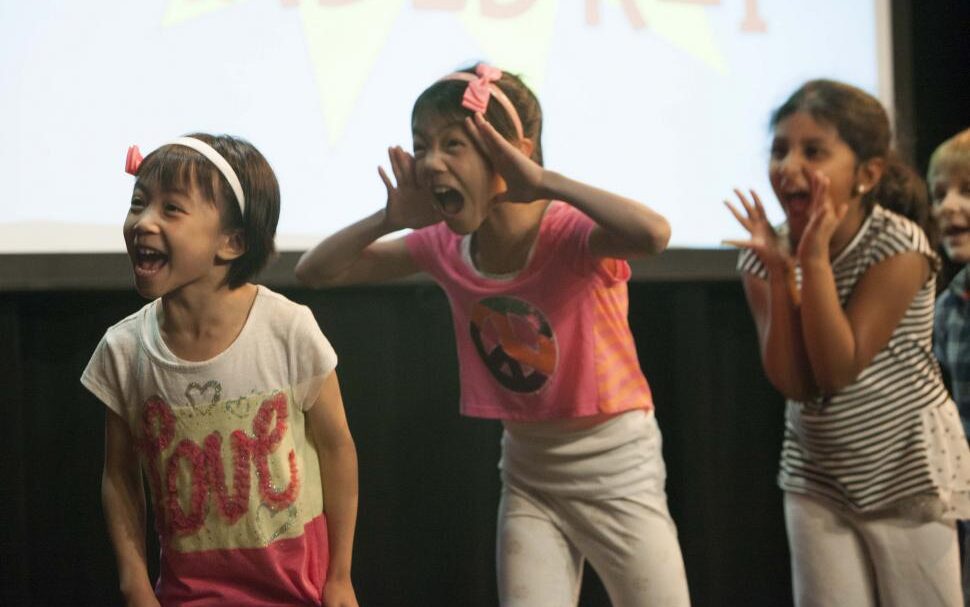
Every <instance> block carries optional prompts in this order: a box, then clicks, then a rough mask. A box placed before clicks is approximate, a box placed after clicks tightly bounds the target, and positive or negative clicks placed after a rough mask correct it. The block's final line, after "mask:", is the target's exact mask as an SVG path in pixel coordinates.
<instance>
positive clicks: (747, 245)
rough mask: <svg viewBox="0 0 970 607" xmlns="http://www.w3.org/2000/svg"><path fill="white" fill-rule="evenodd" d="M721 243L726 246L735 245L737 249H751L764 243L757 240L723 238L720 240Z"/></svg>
mask: <svg viewBox="0 0 970 607" xmlns="http://www.w3.org/2000/svg"><path fill="white" fill-rule="evenodd" d="M721 244H722V245H724V246H728V247H735V248H737V249H753V248H755V247H758V246H761V245H762V244H764V243H761V242H758V241H757V240H733V239H728V238H725V239H724V240H722V241H721Z"/></svg>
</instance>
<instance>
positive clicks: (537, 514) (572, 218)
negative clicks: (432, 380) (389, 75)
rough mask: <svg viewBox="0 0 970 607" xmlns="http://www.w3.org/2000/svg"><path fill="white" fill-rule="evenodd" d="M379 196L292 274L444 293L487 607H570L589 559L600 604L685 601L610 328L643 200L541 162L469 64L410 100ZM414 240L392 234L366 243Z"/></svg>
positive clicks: (510, 101)
mask: <svg viewBox="0 0 970 607" xmlns="http://www.w3.org/2000/svg"><path fill="white" fill-rule="evenodd" d="M411 125H412V131H413V136H414V151H413V154H411V153H408V152H406V151H405V150H403V149H402V148H400V147H393V148H390V149H389V157H390V164H391V169H392V172H393V176H394V178H393V180H392V179H391V177H390V176H388V175H387V174H386V173H385V172H384V170H383V169H378V170H379V173H380V176H381V179H382V180H383V181H384V184H385V186H386V188H387V203H386V205H385V207H384V208H383V209H381V210H379V211H377V212H376V213H374V214H372V215H370V216H369V217H366V218H364V219H362V220H360V221H358V222H356V223H354V224H352V225H350V226H348V227H346V228H344V229H343V230H341V231H339V232H337V233H335V234H333V235H331V236H329V237H328V238H326V239H325V240H323V241H322V242H321V243H320V244H318V245H317V246H316V247H314V248H313V249H312V250H310V251H308V252H307V253H306V254H304V256H303V257H302V259H301V260H300V262H299V263H298V264H297V267H296V273H297V277H298V278H299V279H300V280H301V281H302V282H304V283H306V284H309V285H312V286H316V287H323V286H334V285H348V284H357V283H363V282H375V281H382V280H388V279H392V278H398V277H402V276H406V275H409V274H414V273H416V272H419V271H424V272H427V273H429V274H430V275H431V276H432V277H433V278H434V279H435V280H436V281H437V282H438V283H439V284H440V285H441V286H442V288H444V289H445V291H446V292H447V294H448V298H449V301H450V303H451V310H452V317H453V319H454V328H455V338H456V343H457V349H458V356H459V368H460V376H461V382H460V383H461V410H462V413H463V414H465V415H469V416H473V417H483V418H491V419H500V420H502V422H503V425H504V428H505V432H504V433H503V438H502V461H501V463H500V468H501V470H502V480H503V489H502V498H501V503H500V505H499V522H498V527H499V528H498V547H497V560H498V578H499V579H498V585H499V596H500V599H501V603H502V604H503V605H523V606H528V605H538V604H542V605H550V604H555V605H575V604H576V601H577V598H578V596H579V589H580V588H579V587H580V581H581V579H582V568H583V564H584V562H585V561H587V560H588V561H589V562H590V564H591V565H592V566H593V567H594V569H595V570H596V572H597V573H598V574H599V576H600V578H601V579H602V581H603V583H604V586H605V587H606V589H607V592H608V593H609V595H610V598H611V600H612V601H613V604H614V605H618V606H620V605H623V606H627V605H628V606H641V605H657V604H663V605H687V604H688V603H689V597H688V591H687V582H686V576H685V574H684V567H683V559H682V557H681V553H680V546H679V544H678V542H677V533H676V528H675V526H674V523H673V521H672V520H671V518H670V515H669V513H668V510H667V502H666V493H665V491H664V481H665V469H664V463H663V459H662V455H661V450H660V443H661V439H660V434H659V430H658V428H657V425H656V421H655V419H654V416H653V401H652V399H651V394H650V388H649V386H648V385H647V381H646V379H645V378H644V376H643V373H642V371H641V370H640V367H639V363H638V360H637V355H636V348H635V345H634V343H633V338H632V335H631V333H630V328H629V325H628V322H627V288H626V283H627V280H628V279H629V277H630V267H629V264H628V263H627V261H626V260H627V259H630V258H642V257H648V256H650V255H656V254H658V253H660V252H661V251H663V249H664V248H665V247H666V245H667V241H668V239H669V237H670V226H669V224H668V223H667V221H666V219H664V217H662V216H661V215H659V214H657V213H656V212H654V211H653V210H651V209H649V208H647V207H646V206H644V205H642V204H640V203H638V202H636V201H633V200H630V199H628V198H624V197H622V196H619V195H617V194H613V193H610V192H606V191H603V190H600V189H597V188H594V187H592V186H589V185H586V184H584V183H580V182H577V181H574V180H572V179H569V178H567V177H565V176H563V175H560V174H558V173H555V172H552V171H550V170H547V169H545V168H544V167H543V164H542V144H541V131H542V113H541V109H540V107H539V102H538V100H537V99H536V98H535V96H534V95H533V93H532V91H530V90H529V89H528V88H527V87H526V86H525V85H524V84H523V83H522V81H521V80H519V79H518V78H517V77H515V76H512V75H510V74H503V73H502V72H500V71H499V70H497V69H495V68H492V67H489V66H487V65H484V64H479V65H477V66H475V67H474V68H469V69H467V70H463V71H460V72H456V73H453V74H450V75H448V76H446V77H444V78H442V79H441V80H439V81H437V82H435V83H434V84H432V85H431V86H430V87H428V88H427V89H426V90H425V91H424V92H423V93H422V94H421V95H420V96H419V97H418V100H417V101H416V102H415V105H414V109H413V112H412V119H411ZM404 228H410V229H412V230H414V231H413V232H411V233H409V234H408V235H406V236H404V237H401V238H397V239H391V240H379V239H380V238H381V237H383V236H385V235H387V234H390V233H392V232H396V231H398V230H401V229H404Z"/></svg>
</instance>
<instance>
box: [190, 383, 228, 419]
mask: <svg viewBox="0 0 970 607" xmlns="http://www.w3.org/2000/svg"><path fill="white" fill-rule="evenodd" d="M185 398H187V399H188V400H189V405H190V406H191V407H192V410H193V411H195V412H196V413H198V414H199V415H208V414H209V413H210V412H211V411H212V408H213V407H215V406H216V403H217V402H219V399H220V398H222V384H220V383H219V382H217V381H216V380H214V379H210V380H209V381H207V382H205V383H204V384H201V385H200V384H198V383H196V382H192V383H190V384H189V385H188V387H186V388H185Z"/></svg>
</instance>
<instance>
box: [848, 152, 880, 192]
mask: <svg viewBox="0 0 970 607" xmlns="http://www.w3.org/2000/svg"><path fill="white" fill-rule="evenodd" d="M885 170H886V159H885V158H870V159H869V160H866V161H865V162H863V163H862V164H860V165H859V166H858V167H857V168H856V186H855V187H857V188H859V189H861V190H862V192H861V193H866V192H871V191H872V188H874V187H875V186H876V184H877V183H879V180H880V179H882V174H883V171H885Z"/></svg>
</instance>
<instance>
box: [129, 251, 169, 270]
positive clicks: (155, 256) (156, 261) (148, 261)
mask: <svg viewBox="0 0 970 607" xmlns="http://www.w3.org/2000/svg"><path fill="white" fill-rule="evenodd" d="M131 261H132V266H133V267H134V268H135V274H136V275H138V276H152V275H153V274H155V273H157V272H158V271H159V270H161V269H162V267H163V266H165V264H167V263H168V255H166V254H164V253H162V252H161V251H158V250H156V249H152V248H149V247H136V248H135V250H134V251H133V252H132V254H131Z"/></svg>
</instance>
